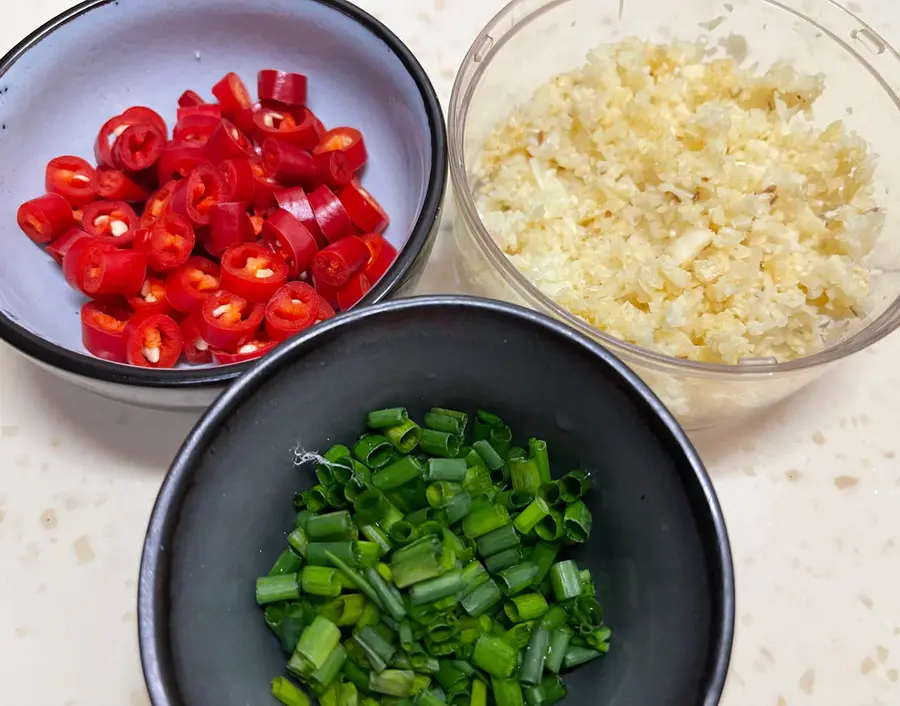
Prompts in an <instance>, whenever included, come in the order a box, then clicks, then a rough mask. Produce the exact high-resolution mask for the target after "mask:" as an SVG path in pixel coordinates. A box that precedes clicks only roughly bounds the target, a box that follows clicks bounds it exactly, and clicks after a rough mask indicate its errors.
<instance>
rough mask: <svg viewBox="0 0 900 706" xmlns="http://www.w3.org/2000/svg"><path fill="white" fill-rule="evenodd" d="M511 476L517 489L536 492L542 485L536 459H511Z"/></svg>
mask: <svg viewBox="0 0 900 706" xmlns="http://www.w3.org/2000/svg"><path fill="white" fill-rule="evenodd" d="M509 478H510V480H511V481H512V485H513V488H514V489H515V490H524V491H525V492H528V493H532V494H536V493H537V492H538V490H539V489H540V487H541V474H540V471H539V470H538V466H537V462H536V461H534V459H525V460H521V461H517V460H513V461H510V462H509Z"/></svg>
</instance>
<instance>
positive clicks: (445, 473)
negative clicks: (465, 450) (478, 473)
mask: <svg viewBox="0 0 900 706" xmlns="http://www.w3.org/2000/svg"><path fill="white" fill-rule="evenodd" d="M467 468H468V466H467V465H466V461H465V459H462V458H430V459H428V465H427V466H426V467H425V473H424V475H423V477H424V479H425V481H426V482H428V483H433V482H435V481H442V480H443V481H451V482H453V483H462V482H463V481H464V480H465V478H466V469H467Z"/></svg>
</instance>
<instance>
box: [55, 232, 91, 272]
mask: <svg viewBox="0 0 900 706" xmlns="http://www.w3.org/2000/svg"><path fill="white" fill-rule="evenodd" d="M90 237H91V236H89V235H88V234H87V233H85V232H84V231H83V230H81V228H71V229H69V230H68V231H67V232H65V233H63V234H62V235H61V236H59V237H58V238H57V239H56V240H54V241H53V242H52V243H50V244H49V245H48V246H47V254H48V255H49V256H50V257H52V258H53V259H54V260H56V262H57V263H59V264H60V265H62V263H63V258H64V257H65V256H66V253H67V252H69V249H70V248H71V247H72V246H73V245H74V244H75V243H77V242H78V241H79V240H82V239H84V238H90Z"/></svg>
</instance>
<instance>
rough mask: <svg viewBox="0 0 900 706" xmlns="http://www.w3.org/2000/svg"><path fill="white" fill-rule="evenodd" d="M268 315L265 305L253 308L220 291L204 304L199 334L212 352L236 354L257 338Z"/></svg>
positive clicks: (254, 305)
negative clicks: (233, 351)
mask: <svg viewBox="0 0 900 706" xmlns="http://www.w3.org/2000/svg"><path fill="white" fill-rule="evenodd" d="M265 311H266V306H265V304H262V303H259V302H258V303H256V304H253V303H251V302H248V301H247V300H246V299H242V298H241V297H239V296H237V295H236V294H232V293H231V292H226V291H224V290H219V291H218V292H215V293H213V294H211V295H210V296H209V298H208V299H207V300H206V301H205V302H203V306H202V307H201V309H200V315H201V317H202V326H201V330H200V334H201V335H202V336H203V340H204V341H206V342H207V343H208V344H209V345H210V346H212V347H213V348H219V349H221V350H235V349H237V347H238V346H240V345H241V344H242V343H246V342H247V341H249V340H251V339H252V338H253V337H254V336H255V335H256V332H257V331H258V330H259V327H260V326H261V325H262V322H263V317H264V316H265Z"/></svg>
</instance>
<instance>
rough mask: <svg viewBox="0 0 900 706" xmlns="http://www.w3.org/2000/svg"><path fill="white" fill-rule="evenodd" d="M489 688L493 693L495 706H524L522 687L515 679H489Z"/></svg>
mask: <svg viewBox="0 0 900 706" xmlns="http://www.w3.org/2000/svg"><path fill="white" fill-rule="evenodd" d="M491 688H492V689H493V691H494V704H495V705H496V706H524V704H525V697H524V696H523V694H522V686H521V685H520V684H519V682H518V681H516V680H515V679H497V678H496V677H494V678H492V679H491Z"/></svg>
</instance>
